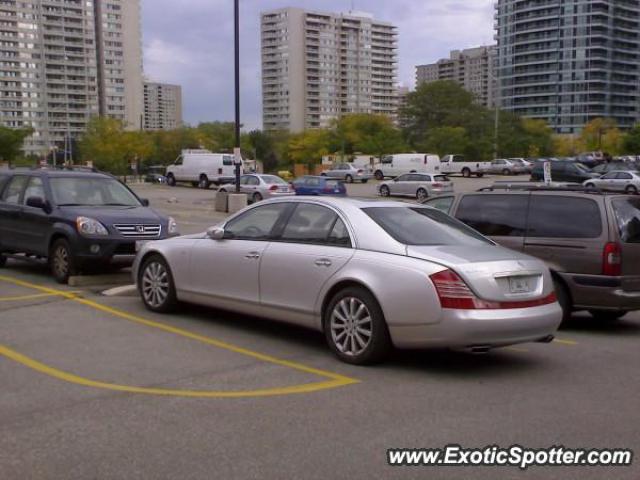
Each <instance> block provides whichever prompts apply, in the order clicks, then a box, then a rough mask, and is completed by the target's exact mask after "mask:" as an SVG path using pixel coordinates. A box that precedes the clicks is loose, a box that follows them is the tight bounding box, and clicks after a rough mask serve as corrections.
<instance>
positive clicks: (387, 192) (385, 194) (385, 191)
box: [380, 185, 391, 197]
mask: <svg viewBox="0 0 640 480" xmlns="http://www.w3.org/2000/svg"><path fill="white" fill-rule="evenodd" d="M380 195H382V196H383V197H388V196H389V195H391V191H390V190H389V187H387V186H386V185H383V186H381V187H380Z"/></svg>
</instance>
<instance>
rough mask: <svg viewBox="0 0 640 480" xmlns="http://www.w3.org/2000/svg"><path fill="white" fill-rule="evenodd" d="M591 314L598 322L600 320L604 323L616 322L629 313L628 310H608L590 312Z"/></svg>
mask: <svg viewBox="0 0 640 480" xmlns="http://www.w3.org/2000/svg"><path fill="white" fill-rule="evenodd" d="M589 313H590V314H591V316H592V317H593V318H595V319H596V320H600V321H603V322H615V321H616V320H619V319H621V318H622V317H624V316H625V315H626V314H627V313H629V312H627V311H626V310H619V311H608V310H589Z"/></svg>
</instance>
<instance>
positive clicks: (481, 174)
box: [476, 172, 484, 178]
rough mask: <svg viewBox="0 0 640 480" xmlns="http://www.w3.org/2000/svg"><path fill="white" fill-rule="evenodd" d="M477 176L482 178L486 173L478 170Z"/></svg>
mask: <svg viewBox="0 0 640 480" xmlns="http://www.w3.org/2000/svg"><path fill="white" fill-rule="evenodd" d="M476 177H478V178H482V177H484V173H482V172H478V173H476Z"/></svg>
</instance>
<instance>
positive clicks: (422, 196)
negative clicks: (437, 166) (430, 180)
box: [416, 188, 429, 202]
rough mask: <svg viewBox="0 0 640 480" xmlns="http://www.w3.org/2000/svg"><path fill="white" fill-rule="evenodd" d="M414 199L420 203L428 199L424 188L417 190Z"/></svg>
mask: <svg viewBox="0 0 640 480" xmlns="http://www.w3.org/2000/svg"><path fill="white" fill-rule="evenodd" d="M416 198H417V199H418V200H419V201H421V202H422V201H424V200H426V199H427V198H429V193H428V192H427V191H426V190H425V189H424V188H419V189H418V191H417V192H416Z"/></svg>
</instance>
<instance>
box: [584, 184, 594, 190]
mask: <svg viewBox="0 0 640 480" xmlns="http://www.w3.org/2000/svg"><path fill="white" fill-rule="evenodd" d="M585 187H587V188H591V189H595V188H596V186H595V184H593V183H587V184H586V185H585Z"/></svg>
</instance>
